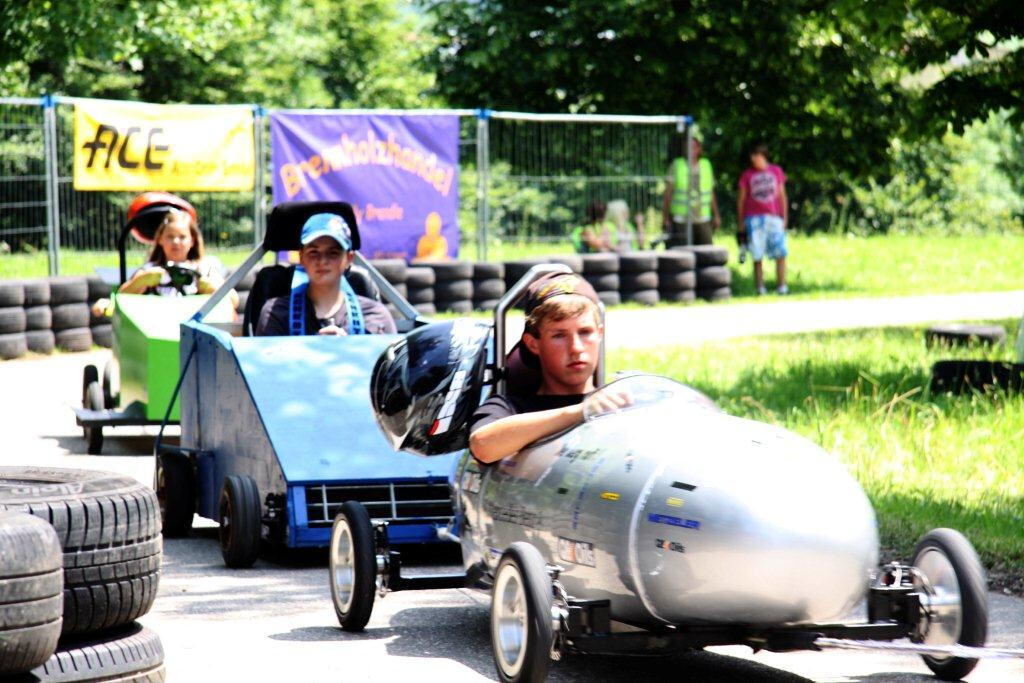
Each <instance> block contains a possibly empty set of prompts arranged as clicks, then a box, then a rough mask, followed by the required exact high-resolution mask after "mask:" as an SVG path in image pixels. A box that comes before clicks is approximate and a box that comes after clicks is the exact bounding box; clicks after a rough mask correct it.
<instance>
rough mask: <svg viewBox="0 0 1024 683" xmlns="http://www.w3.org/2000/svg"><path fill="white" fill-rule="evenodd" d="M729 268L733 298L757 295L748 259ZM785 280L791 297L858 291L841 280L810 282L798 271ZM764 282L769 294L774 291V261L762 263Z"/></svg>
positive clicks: (752, 268)
mask: <svg viewBox="0 0 1024 683" xmlns="http://www.w3.org/2000/svg"><path fill="white" fill-rule="evenodd" d="M729 268H730V270H732V295H733V296H736V297H741V296H754V295H756V294H757V291H756V290H755V289H754V267H753V265H751V263H750V260H749V259H748V260H747V262H746V263H744V264H743V265H740V264H739V263H735V262H734V263H730V264H729ZM786 279H787V284H788V285H789V293H790V294H791V295H798V294H820V293H822V292H852V291H858V288H857V287H855V286H851V283H849V282H843V281H842V280H810V279H807V278H805V277H802V276H801V274H800V272H799V271H792V272H790V273H788V276H787V278H786ZM764 282H765V286H766V287H768V291H769V292H774V291H775V287H776V281H775V262H774V261H767V260H766V261H764Z"/></svg>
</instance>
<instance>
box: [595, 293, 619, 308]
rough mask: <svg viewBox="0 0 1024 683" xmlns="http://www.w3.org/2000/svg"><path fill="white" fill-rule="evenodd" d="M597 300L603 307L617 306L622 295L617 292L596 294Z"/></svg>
mask: <svg viewBox="0 0 1024 683" xmlns="http://www.w3.org/2000/svg"><path fill="white" fill-rule="evenodd" d="M597 298H598V299H600V300H601V303H603V304H604V305H605V306H618V305H619V304H621V303H622V295H621V294H619V293H618V292H598V293H597Z"/></svg>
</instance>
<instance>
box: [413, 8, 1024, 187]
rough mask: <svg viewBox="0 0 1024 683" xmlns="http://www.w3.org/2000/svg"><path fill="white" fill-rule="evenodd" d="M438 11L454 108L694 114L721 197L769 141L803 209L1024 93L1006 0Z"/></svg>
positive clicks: (1017, 25) (442, 89)
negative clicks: (896, 152)
mask: <svg viewBox="0 0 1024 683" xmlns="http://www.w3.org/2000/svg"><path fill="white" fill-rule="evenodd" d="M425 7H426V9H427V11H428V12H429V13H430V15H431V16H432V17H433V18H434V26H435V33H436V35H437V36H438V40H439V41H440V42H441V49H440V50H439V51H437V52H436V53H433V54H432V56H431V59H432V67H433V68H434V69H435V70H436V72H437V74H438V91H439V93H440V94H441V96H442V97H444V98H445V99H447V100H448V101H449V102H451V104H453V105H455V106H479V105H480V104H483V105H486V106H491V107H494V108H517V109H527V110H531V109H532V110H539V111H571V112H601V113H642V114H663V113H677V114H681V113H688V114H693V115H694V116H695V117H696V119H697V121H698V122H700V123H701V124H702V126H703V131H704V134H705V138H706V141H707V144H706V148H707V149H708V151H709V153H710V156H711V157H712V159H713V161H715V162H716V167H717V168H718V169H719V172H720V174H721V177H720V181H721V182H720V187H724V188H728V189H731V187H732V185H733V184H734V183H735V178H736V176H737V175H738V172H739V170H740V169H741V164H742V163H743V162H742V153H741V152H742V150H743V149H744V147H745V146H746V144H748V143H749V142H750V141H751V140H753V139H756V138H765V139H767V140H768V141H769V144H770V146H771V149H772V150H773V152H774V155H775V157H776V159H778V160H779V161H780V162H781V163H782V164H783V165H784V166H785V167H787V169H789V170H790V175H791V178H792V180H793V182H792V189H791V197H792V198H793V199H794V200H795V201H796V203H797V204H798V206H799V205H800V204H802V203H803V202H804V201H806V200H807V199H808V198H809V197H820V196H821V195H822V194H823V193H825V194H828V193H835V192H839V191H842V190H843V189H844V188H846V187H847V185H849V184H850V183H853V182H860V181H866V180H867V179H868V178H880V179H881V182H882V183H883V184H884V183H885V182H887V178H888V177H889V176H890V175H891V173H892V172H893V166H892V162H893V154H892V143H893V141H894V140H897V139H902V140H904V141H908V142H913V141H917V140H928V139H931V140H940V139H941V138H942V136H943V135H944V134H945V132H946V130H947V127H948V125H949V124H950V123H952V124H953V125H954V126H955V127H956V128H957V129H958V130H962V129H963V128H964V127H965V126H966V125H968V124H969V123H970V122H971V121H973V120H975V119H977V118H979V117H983V116H984V115H985V114H986V113H987V112H989V111H992V110H995V109H999V108H1003V107H1012V108H1016V107H1017V105H1018V103H1019V102H1020V101H1021V99H1020V98H1021V95H1022V94H1024V90H1022V86H1024V50H1019V51H1018V50H1015V49H1014V48H1015V46H1016V45H1015V43H1014V41H1015V40H1016V38H1017V37H1019V36H1024V13H1021V12H1019V4H1018V3H1017V2H1010V1H1007V0H980V1H979V2H975V3H958V2H954V1H953V0H909V1H908V0H878V1H877V2H864V1H863V0H791V1H789V2H780V1H775V0H735V1H733V2H720V1H717V0H689V1H679V2H664V1H662V0H601V1H597V0H550V1H548V2H544V3H506V2H501V1H499V0H445V1H443V2H442V1H438V2H428V3H426V5H425ZM929 69H930V70H931V71H929V72H927V73H925V72H926V70H929ZM1015 115H1016V114H1015ZM728 189H727V190H726V194H728ZM725 199H726V204H728V202H729V199H730V198H729V197H728V196H726V197H725Z"/></svg>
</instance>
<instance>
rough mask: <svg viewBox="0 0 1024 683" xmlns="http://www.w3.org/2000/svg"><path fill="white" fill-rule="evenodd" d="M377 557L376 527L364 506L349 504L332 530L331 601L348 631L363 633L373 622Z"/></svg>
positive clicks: (355, 503)
mask: <svg viewBox="0 0 1024 683" xmlns="http://www.w3.org/2000/svg"><path fill="white" fill-rule="evenodd" d="M376 570H377V556H376V552H375V550H374V540H373V524H372V523H371V522H370V513H369V512H367V511H366V508H365V507H364V506H363V505H362V503H357V502H355V501H351V500H350V501H346V502H345V503H344V504H343V505H342V506H341V512H339V513H338V515H337V516H336V517H335V518H334V526H332V527H331V549H330V582H331V601H332V602H334V613H335V614H336V615H337V616H338V623H339V624H341V628H343V629H344V630H346V631H362V630H363V628H365V627H366V622H368V621H369V620H370V612H372V611H373V599H374V592H375V590H376V574H377V571H376Z"/></svg>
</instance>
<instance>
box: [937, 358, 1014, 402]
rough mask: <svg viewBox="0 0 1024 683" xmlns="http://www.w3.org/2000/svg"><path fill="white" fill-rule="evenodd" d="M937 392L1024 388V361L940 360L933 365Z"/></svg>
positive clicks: (959, 392) (962, 392)
mask: <svg viewBox="0 0 1024 683" xmlns="http://www.w3.org/2000/svg"><path fill="white" fill-rule="evenodd" d="M929 390H930V391H931V393H933V394H938V393H947V392H948V393H952V394H969V393H972V392H976V391H991V390H1000V391H1007V392H1014V393H1019V392H1021V391H1024V363H1010V362H1004V361H989V360H940V361H938V362H937V363H935V364H934V365H933V366H932V376H931V382H930V384H929Z"/></svg>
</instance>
